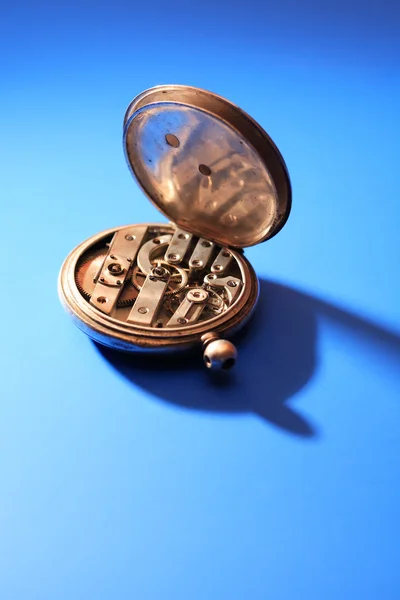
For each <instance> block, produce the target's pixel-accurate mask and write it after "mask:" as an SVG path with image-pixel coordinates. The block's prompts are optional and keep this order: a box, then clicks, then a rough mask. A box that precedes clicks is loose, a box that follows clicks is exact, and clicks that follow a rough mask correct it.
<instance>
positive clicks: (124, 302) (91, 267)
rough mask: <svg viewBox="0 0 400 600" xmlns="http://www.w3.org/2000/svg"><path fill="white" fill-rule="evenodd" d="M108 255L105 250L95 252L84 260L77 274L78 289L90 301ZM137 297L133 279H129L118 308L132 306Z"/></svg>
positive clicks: (78, 267) (120, 297)
mask: <svg viewBox="0 0 400 600" xmlns="http://www.w3.org/2000/svg"><path fill="white" fill-rule="evenodd" d="M106 256H107V254H105V253H104V250H103V249H100V250H97V251H96V252H93V253H92V254H91V255H90V256H89V257H87V258H85V259H84V260H82V261H81V262H80V263H79V264H78V266H77V269H76V272H75V283H76V287H77V288H78V290H79V291H80V293H81V294H82V296H83V297H84V298H85V299H86V300H88V301H89V300H90V298H91V296H92V293H93V290H94V287H95V285H96V283H95V281H94V279H95V277H96V275H97V274H98V272H99V271H100V269H101V266H102V264H103V262H104V259H105V258H106ZM136 297H137V290H136V289H135V288H134V286H133V285H132V282H131V278H130V277H128V278H127V279H126V281H125V285H124V287H123V289H122V291H121V294H120V296H119V298H118V302H117V308H124V307H125V306H132V304H133V303H134V302H135V300H136Z"/></svg>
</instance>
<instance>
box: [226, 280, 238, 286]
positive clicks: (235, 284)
mask: <svg viewBox="0 0 400 600" xmlns="http://www.w3.org/2000/svg"><path fill="white" fill-rule="evenodd" d="M228 285H229V287H236V286H237V282H236V281H233V279H230V280H229V281H228Z"/></svg>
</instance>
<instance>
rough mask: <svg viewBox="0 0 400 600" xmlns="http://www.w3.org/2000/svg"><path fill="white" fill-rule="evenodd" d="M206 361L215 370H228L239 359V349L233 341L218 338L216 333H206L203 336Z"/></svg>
mask: <svg viewBox="0 0 400 600" xmlns="http://www.w3.org/2000/svg"><path fill="white" fill-rule="evenodd" d="M202 340H203V345H204V354H203V358H204V363H205V365H206V367H207V368H208V369H211V370H213V371H222V370H223V371H228V370H229V369H231V368H232V367H233V366H234V364H235V362H236V359H237V350H236V347H235V346H234V344H232V342H229V341H228V340H222V339H221V338H218V336H217V335H216V334H211V333H209V334H206V335H204V336H203V338H202Z"/></svg>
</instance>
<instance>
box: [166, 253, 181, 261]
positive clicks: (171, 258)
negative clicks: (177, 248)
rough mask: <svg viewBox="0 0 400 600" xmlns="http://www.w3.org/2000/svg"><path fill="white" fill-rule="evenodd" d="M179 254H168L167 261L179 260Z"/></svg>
mask: <svg viewBox="0 0 400 600" xmlns="http://www.w3.org/2000/svg"><path fill="white" fill-rule="evenodd" d="M179 259H180V256H179V254H168V260H179Z"/></svg>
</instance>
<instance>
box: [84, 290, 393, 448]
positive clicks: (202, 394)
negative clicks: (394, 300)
mask: <svg viewBox="0 0 400 600" xmlns="http://www.w3.org/2000/svg"><path fill="white" fill-rule="evenodd" d="M260 287H261V290H260V300H259V304H258V308H257V311H256V313H255V315H254V318H253V319H252V320H251V322H250V323H249V324H248V325H247V327H246V328H245V329H244V331H242V332H241V333H240V334H239V335H237V336H236V340H235V341H236V342H237V344H238V347H239V352H240V356H239V360H238V363H237V365H236V367H235V369H234V370H233V371H230V372H228V373H216V374H214V373H210V372H207V371H206V370H205V368H204V365H203V362H202V359H201V351H197V352H195V353H190V354H187V355H183V354H182V355H179V354H172V355H154V354H153V355H151V354H150V355H149V354H146V355H139V354H135V355H132V354H126V353H122V352H117V351H115V350H112V349H110V348H106V347H104V346H99V345H97V344H96V347H97V348H98V350H99V352H100V353H101V355H102V356H103V357H104V358H105V359H106V360H107V361H108V362H109V363H110V364H111V365H112V366H113V367H114V368H115V369H116V370H117V371H118V372H119V373H120V374H121V375H123V376H124V377H125V378H126V379H128V380H129V381H130V382H132V383H133V384H134V385H136V386H140V387H141V388H143V389H145V390H146V391H147V392H149V393H150V394H153V395H154V396H156V397H158V398H161V399H163V400H166V401H168V402H172V403H174V404H176V405H180V406H182V407H185V408H188V409H196V410H204V411H218V412H225V413H234V412H252V413H255V414H257V415H259V416H260V417H262V418H264V419H266V420H267V421H269V422H270V423H273V424H275V425H276V426H278V427H280V428H282V429H283V430H286V431H287V432H290V433H292V434H296V435H299V436H303V437H314V436H316V435H317V433H318V432H317V429H316V427H315V426H314V425H313V424H312V423H311V422H310V421H309V420H308V419H306V418H305V417H304V416H302V415H301V414H300V413H299V412H298V411H296V410H294V409H293V408H292V407H291V406H289V405H288V403H287V400H289V399H290V398H291V397H292V396H294V395H295V394H296V393H297V392H299V391H300V390H301V389H302V388H304V387H305V386H306V385H307V384H308V382H309V381H310V380H311V379H312V377H313V375H314V374H315V372H316V368H317V366H318V348H317V319H318V317H319V316H324V317H326V318H328V319H329V320H332V321H334V322H335V323H337V324H338V325H341V326H342V327H345V328H347V329H349V333H350V334H351V335H353V334H354V333H355V334H358V335H361V337H365V338H368V339H369V341H370V342H372V343H374V344H378V345H383V346H384V347H385V348H386V349H387V350H388V351H390V352H395V353H396V355H397V356H398V357H400V337H399V336H398V335H396V334H394V333H392V332H390V331H388V330H386V329H384V328H382V327H380V326H379V325H377V324H374V323H372V322H370V321H366V320H364V319H362V318H360V317H358V316H357V315H354V314H351V313H349V312H346V311H344V310H342V309H340V308H338V307H335V306H333V305H331V304H328V303H326V302H324V301H322V300H319V299H316V298H314V297H312V296H309V295H307V294H304V293H302V292H300V291H297V290H295V289H293V288H290V287H286V286H284V285H282V284H279V283H275V282H271V281H265V280H261V281H260Z"/></svg>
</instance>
